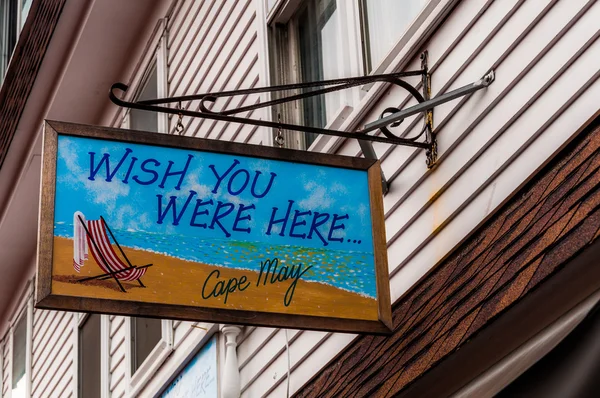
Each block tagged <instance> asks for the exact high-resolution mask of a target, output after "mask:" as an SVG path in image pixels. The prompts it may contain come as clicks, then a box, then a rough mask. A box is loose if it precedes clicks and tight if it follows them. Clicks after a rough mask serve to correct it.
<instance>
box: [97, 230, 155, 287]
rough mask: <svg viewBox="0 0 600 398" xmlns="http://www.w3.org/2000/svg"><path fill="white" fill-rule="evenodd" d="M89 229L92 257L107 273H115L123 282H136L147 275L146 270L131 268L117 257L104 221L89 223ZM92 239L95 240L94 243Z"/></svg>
mask: <svg viewBox="0 0 600 398" xmlns="http://www.w3.org/2000/svg"><path fill="white" fill-rule="evenodd" d="M87 227H88V231H89V233H90V236H88V239H87V245H88V247H89V248H90V250H91V252H92V256H93V257H94V259H95V260H96V262H97V263H98V265H99V266H100V268H101V269H102V270H103V271H104V272H105V273H107V274H110V273H114V275H115V277H116V278H117V279H119V280H122V281H135V280H137V279H139V278H141V277H142V276H143V275H144V274H145V273H146V268H131V267H130V266H129V265H128V264H125V263H123V261H122V260H121V259H120V258H119V257H118V256H117V253H115V251H114V249H113V247H112V245H111V243H110V240H109V238H108V235H107V234H106V228H105V227H104V224H103V222H102V220H91V221H87ZM90 237H91V238H93V241H92V239H90ZM94 243H95V244H94ZM119 271H121V272H119Z"/></svg>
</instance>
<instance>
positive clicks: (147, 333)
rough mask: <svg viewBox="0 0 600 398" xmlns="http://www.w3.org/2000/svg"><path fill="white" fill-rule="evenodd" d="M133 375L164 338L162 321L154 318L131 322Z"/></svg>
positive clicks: (135, 319)
mask: <svg viewBox="0 0 600 398" xmlns="http://www.w3.org/2000/svg"><path fill="white" fill-rule="evenodd" d="M131 329H132V336H131V338H132V344H131V349H132V351H133V352H132V353H131V359H132V361H131V373H132V374H133V373H135V371H136V370H137V369H138V368H139V367H140V365H141V364H142V363H143V362H144V360H145V359H146V358H147V357H148V355H150V353H151V352H152V350H153V349H154V347H156V345H157V344H158V343H159V342H160V340H161V338H162V321H161V320H160V319H152V318H133V319H132V321H131Z"/></svg>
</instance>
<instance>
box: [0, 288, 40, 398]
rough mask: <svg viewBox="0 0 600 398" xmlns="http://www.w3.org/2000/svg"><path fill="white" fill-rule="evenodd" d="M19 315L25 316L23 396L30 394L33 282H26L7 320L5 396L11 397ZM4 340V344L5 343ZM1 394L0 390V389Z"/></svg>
mask: <svg viewBox="0 0 600 398" xmlns="http://www.w3.org/2000/svg"><path fill="white" fill-rule="evenodd" d="M21 316H25V317H26V322H27V323H26V335H25V396H26V397H30V396H31V364H32V362H31V361H32V354H31V352H32V348H33V347H32V342H33V282H32V281H29V282H27V286H26V287H25V292H24V294H23V295H22V297H21V299H20V300H19V305H18V307H17V308H16V310H15V312H14V313H13V315H12V317H11V319H10V322H9V325H10V326H9V332H8V344H9V347H10V358H9V365H8V391H7V393H6V398H11V397H12V390H13V385H12V376H13V362H14V357H13V354H14V352H15V350H14V332H15V326H16V324H17V322H18V321H19V320H20V319H21ZM6 343H7V342H6V340H5V344H6ZM0 394H1V391H0Z"/></svg>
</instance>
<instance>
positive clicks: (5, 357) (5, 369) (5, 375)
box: [2, 334, 10, 397]
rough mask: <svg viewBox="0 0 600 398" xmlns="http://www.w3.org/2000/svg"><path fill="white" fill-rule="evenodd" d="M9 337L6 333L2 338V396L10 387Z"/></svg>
mask: <svg viewBox="0 0 600 398" xmlns="http://www.w3.org/2000/svg"><path fill="white" fill-rule="evenodd" d="M9 343H10V339H9V337H8V334H7V335H6V336H5V337H4V339H3V340H2V396H3V397H5V396H6V394H7V393H8V389H9V388H10V379H9V376H10V344H9Z"/></svg>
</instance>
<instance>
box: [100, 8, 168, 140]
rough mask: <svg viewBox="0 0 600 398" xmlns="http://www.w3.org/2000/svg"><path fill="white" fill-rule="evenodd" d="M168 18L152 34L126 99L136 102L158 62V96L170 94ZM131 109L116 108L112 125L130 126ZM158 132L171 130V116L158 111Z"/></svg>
mask: <svg viewBox="0 0 600 398" xmlns="http://www.w3.org/2000/svg"><path fill="white" fill-rule="evenodd" d="M166 29H167V19H166V18H163V19H160V20H159V21H158V23H157V24H156V26H155V28H154V31H153V33H152V35H151V38H150V40H149V41H148V44H147V45H146V49H145V51H144V54H143V56H142V59H141V60H140V61H139V62H138V64H137V67H136V68H135V70H134V72H133V74H132V77H131V79H130V82H129V84H128V86H129V87H130V89H129V90H127V92H126V93H125V96H124V98H123V99H124V100H125V101H129V102H134V101H135V100H136V98H137V97H138V96H139V94H140V92H141V91H142V90H143V88H144V87H145V84H146V83H147V80H148V77H149V75H150V73H151V72H152V70H151V68H152V66H153V65H154V64H156V75H157V87H156V88H157V96H158V97H160V98H162V97H166V96H168V95H169V85H168V65H167V62H168V52H167V30H166ZM129 115H130V109H128V108H121V107H119V108H116V112H115V116H114V117H113V119H112V123H111V125H112V126H114V127H119V128H124V129H129V128H130V116H129ZM157 117H158V132H159V133H170V132H169V118H168V116H167V114H166V113H162V112H158V113H157Z"/></svg>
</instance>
